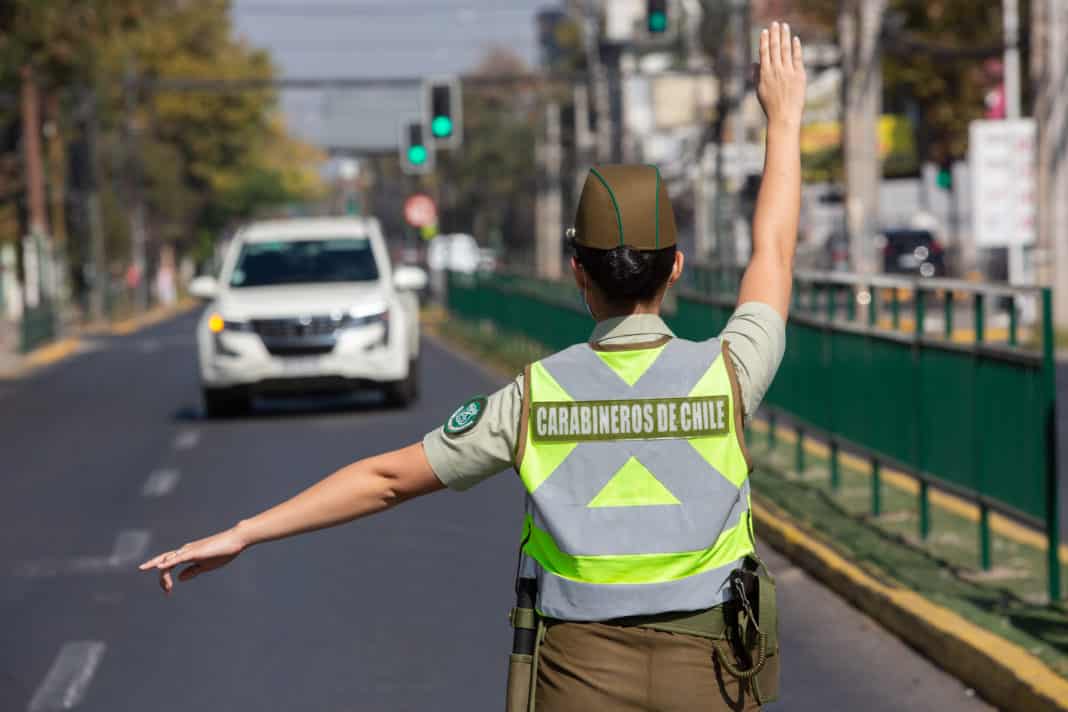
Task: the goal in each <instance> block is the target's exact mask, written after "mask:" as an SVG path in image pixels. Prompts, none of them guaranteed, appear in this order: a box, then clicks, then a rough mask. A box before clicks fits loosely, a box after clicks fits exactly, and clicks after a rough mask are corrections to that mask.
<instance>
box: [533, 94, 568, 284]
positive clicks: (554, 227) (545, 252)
mask: <svg viewBox="0 0 1068 712" xmlns="http://www.w3.org/2000/svg"><path fill="white" fill-rule="evenodd" d="M539 149H540V150H539V151H538V163H539V164H540V165H539V168H540V170H539V171H538V173H539V185H538V196H537V203H536V205H535V212H536V220H537V226H536V230H537V232H536V233H535V235H536V237H535V247H534V264H535V265H536V268H537V274H538V276H539V277H541V278H543V279H559V278H560V274H561V269H560V267H561V265H560V253H561V241H562V240H563V220H562V215H561V213H562V209H563V208H562V196H561V195H560V164H561V155H560V154H561V153H562V151H561V148H560V105H559V104H557V103H555V102H554V103H551V104H549V105H548V106H546V107H545V140H544V142H543V143H542V144H541V146H540V147H539Z"/></svg>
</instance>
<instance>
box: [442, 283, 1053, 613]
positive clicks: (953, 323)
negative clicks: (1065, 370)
mask: <svg viewBox="0 0 1068 712" xmlns="http://www.w3.org/2000/svg"><path fill="white" fill-rule="evenodd" d="M739 279H740V272H739V271H738V270H724V269H721V268H717V267H715V266H707V265H698V266H696V267H691V268H689V269H688V275H687V278H686V280H685V283H684V284H682V285H681V286H680V288H679V289H678V290H677V292H678V293H677V295H676V297H675V298H674V299H672V300H670V301H669V303H668V304H667V305H666V309H665V317H666V319H667V321H668V323H669V324H670V325H671V327H672V329H674V330H675V332H676V333H677V334H678V335H679V336H681V337H684V338H690V339H703V338H709V337H711V336H713V335H715V334H717V333H719V331H720V330H721V329H722V328H723V327H724V326H725V325H726V323H727V319H728V318H729V317H730V315H731V313H732V311H733V310H734V304H735V296H734V295H736V294H737V286H738V281H739ZM795 285H796V286H795V290H794V299H793V307H792V309H791V317H790V321H789V324H788V326H787V349H786V355H785V357H784V359H783V364H782V367H781V368H780V370H779V373H778V375H777V377H776V379H775V382H774V384H773V385H772V387H771V389H770V390H769V392H768V394H767V396H766V397H765V401H764V403H765V407H766V408H767V410H768V411H769V418H772V419H775V418H776V416H777V415H780V416H782V417H781V418H779V420H788V421H789V423H790V424H791V427H793V428H794V429H795V431H796V433H797V436H798V437H797V442H798V453H799V457H800V458H803V456H804V449H803V447H802V445H803V440H804V438H805V437H806V436H809V435H816V436H819V437H821V438H822V439H824V440H825V441H826V442H827V444H828V445H829V446H830V452H831V464H830V466H831V474H832V484H834V483H835V482H836V481H837V479H838V478H837V477H836V476H835V472H836V471H837V469H838V453H839V451H840V450H841V449H848V450H852V451H854V452H858V453H860V454H862V455H864V456H865V457H867V458H868V459H870V461H871V463H872V475H873V476H872V488H873V489H872V511H873V513H874V514H879V513H880V506H881V504H880V496H879V492H880V490H879V487H880V483H879V473H880V469H881V468H882V467H885V466H889V467H894V468H895V469H898V470H901V471H903V472H906V473H908V474H910V475H911V476H913V477H915V478H916V479H917V480H918V481H919V483H920V487H919V495H918V497H919V501H918V502H917V506H918V509H919V512H920V517H919V528H920V531H919V534H920V536H921V537H924V538H926V537H927V535H928V534H929V531H930V517H929V514H928V512H929V504H928V496H929V489H930V487H936V488H938V489H942V490H946V491H949V492H951V493H953V494H956V495H958V496H960V497H963V498H966V499H968V500H971V501H973V502H975V503H976V505H977V507H978V509H979V531H978V535H979V538H980V565H981V566H982V567H983V568H989V567H990V566H991V555H990V550H991V547H990V525H989V516H990V512H991V511H999V512H1002V513H1004V514H1006V515H1008V516H1010V517H1012V518H1014V519H1017V520H1021V521H1023V522H1025V523H1028V524H1030V525H1031V526H1034V527H1036V528H1038V529H1041V530H1043V531H1044V532H1045V533H1046V537H1047V540H1048V547H1049V548H1048V568H1049V577H1048V580H1049V595H1050V598H1051V600H1059V599H1060V572H1059V559H1058V556H1057V554H1058V548H1059V547H1058V542H1059V531H1058V528H1059V521H1058V518H1059V513H1058V511H1057V497H1058V495H1057V473H1056V463H1055V456H1056V455H1055V447H1056V437H1055V415H1054V409H1055V397H1056V396H1055V393H1056V389H1055V380H1054V379H1055V371H1054V359H1053V333H1052V329H1053V326H1052V316H1051V295H1050V290H1049V289H1047V288H1007V287H1004V286H997V285H989V284H976V283H969V282H961V281H953V280H914V279H902V278H888V277H882V276H879V277H867V278H861V277H858V276H855V275H844V274H839V273H798V274H797V275H796V279H795ZM448 303H449V308H450V310H452V311H453V312H454V313H456V314H457V315H459V316H461V317H463V318H465V319H469V320H474V321H482V320H488V321H490V322H492V323H493V324H494V325H495V327H496V328H498V329H499V330H501V331H504V332H509V331H511V332H514V333H518V334H522V335H524V336H526V337H527V338H530V339H533V340H535V341H538V342H540V343H542V344H544V345H545V346H546V347H548V348H550V349H560V348H564V347H566V346H568V345H570V344H573V343H577V342H581V341H584V340H586V339H587V338H588V336H589V332H590V328H591V324H590V318H589V316H588V315H587V314H586V312H585V309H584V307H583V306H582V301H581V298H580V296H579V295H578V292H577V290H576V289H575V287H574V286H573V285H571V284H569V283H562V282H561V283H548V282H543V281H539V280H535V279H531V278H529V277H525V276H522V275H518V274H512V273H507V274H501V273H496V274H477V275H452V276H451V278H450V283H449V297H448ZM1021 315H1023V316H1027V317H1028V318H1027V319H1022V318H1021ZM992 323H993V324H996V329H994V328H991V324H992Z"/></svg>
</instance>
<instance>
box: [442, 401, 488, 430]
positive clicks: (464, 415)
mask: <svg viewBox="0 0 1068 712" xmlns="http://www.w3.org/2000/svg"><path fill="white" fill-rule="evenodd" d="M485 412H486V399H485V398H482V397H479V398H472V399H471V400H469V401H467V402H466V403H464V404H463V405H461V406H460V407H459V408H457V409H456V410H455V411H454V412H453V414H452V415H450V416H449V419H448V420H447V421H445V426H444V427H443V428H442V430H444V432H445V435H447V436H448V437H450V438H455V437H457V436H459V435H463V434H464V433H466V432H467V431H469V430H470V429H471V428H473V427H475V426H476V425H478V421H480V420H482V415H483V413H485Z"/></svg>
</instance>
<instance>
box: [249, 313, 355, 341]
mask: <svg viewBox="0 0 1068 712" xmlns="http://www.w3.org/2000/svg"><path fill="white" fill-rule="evenodd" d="M343 320H344V317H342V318H340V319H334V318H333V317H330V316H309V317H297V318H288V319H253V320H252V328H253V329H254V330H255V331H256V333H257V334H259V335H260V337H261V338H263V339H301V338H307V337H317V336H333V335H334V332H335V331H337V330H338V327H340V326H341V324H342V322H343Z"/></svg>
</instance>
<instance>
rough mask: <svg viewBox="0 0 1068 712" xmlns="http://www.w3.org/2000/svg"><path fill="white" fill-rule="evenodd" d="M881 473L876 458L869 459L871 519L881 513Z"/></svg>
mask: <svg viewBox="0 0 1068 712" xmlns="http://www.w3.org/2000/svg"><path fill="white" fill-rule="evenodd" d="M882 489H883V488H882V473H881V471H880V465H879V460H878V458H874V457H873V458H872V459H871V513H872V516H873V517H878V516H881V515H882V513H883V499H882Z"/></svg>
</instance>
